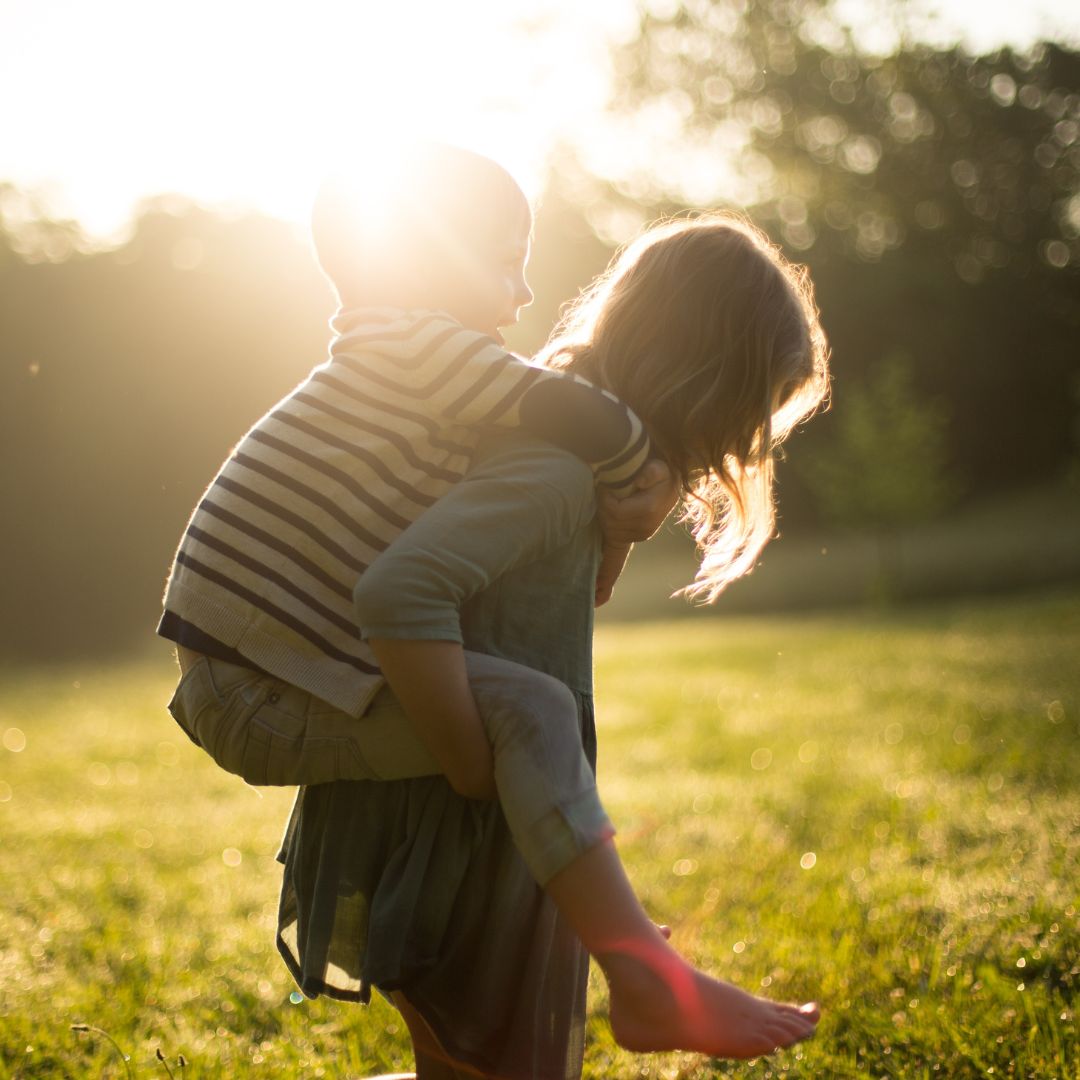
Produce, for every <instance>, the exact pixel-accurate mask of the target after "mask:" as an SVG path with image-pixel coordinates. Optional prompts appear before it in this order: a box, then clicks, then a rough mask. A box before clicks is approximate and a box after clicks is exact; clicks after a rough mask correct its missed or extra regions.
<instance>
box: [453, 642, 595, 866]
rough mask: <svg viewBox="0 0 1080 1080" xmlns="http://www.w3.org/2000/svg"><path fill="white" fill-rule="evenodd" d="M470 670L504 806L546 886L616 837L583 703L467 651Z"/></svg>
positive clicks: (515, 667) (529, 672) (522, 671)
mask: <svg viewBox="0 0 1080 1080" xmlns="http://www.w3.org/2000/svg"><path fill="white" fill-rule="evenodd" d="M465 665H466V668H467V670H468V674H469V685H470V686H471V687H472V692H473V696H474V697H475V698H476V704H477V707H478V709H479V711H480V716H481V718H482V720H483V722H484V730H485V731H486V732H487V735H488V738H489V740H490V741H491V746H492V750H493V754H494V759H495V786H496V788H497V790H498V793H499V802H500V804H501V805H502V808H503V813H504V814H505V816H506V821H507V824H508V825H509V827H510V831H511V833H512V834H513V837H514V842H515V844H516V845H517V847H518V850H519V851H520V852H521V854H522V857H523V858H524V859H525V862H526V864H527V865H528V867H529V869H530V870H531V871H532V873H533V876H534V877H535V878H536V880H537V881H538V882H539V883H540V884H541V885H545V884H546V883H547V882H548V881H549V880H550V879H551V877H553V876H554V875H555V874H556V873H558V872H559V871H560V870H562V869H563V868H564V867H565V866H566V865H567V864H568V863H569V862H571V861H572V860H573V859H575V858H577V857H578V856H579V855H581V854H582V853H583V852H585V851H588V850H589V849H590V848H591V847H593V846H594V845H595V844H597V843H599V842H600V841H601V840H604V839H607V838H610V837H611V836H613V835H614V832H615V830H614V828H613V827H612V825H611V821H610V820H609V818H608V816H607V814H606V813H605V812H604V808H603V806H602V805H601V803H600V796H599V794H598V793H597V790H596V777H595V776H594V774H593V771H592V768H591V767H590V765H589V762H588V760H587V759H586V757H585V752H584V749H583V747H582V738H581V722H580V718H579V714H578V706H577V702H576V700H575V698H574V696H573V694H572V693H571V692H570V690H569V689H568V688H567V687H566V686H565V685H564V684H563V683H561V682H559V680H558V679H554V678H552V677H551V676H550V675H544V674H543V673H541V672H539V671H535V670H533V669H532V668H528V667H525V666H523V665H522V664H515V663H512V662H511V661H509V660H502V659H499V658H498V657H494V656H487V655H485V654H483V653H473V652H466V654H465Z"/></svg>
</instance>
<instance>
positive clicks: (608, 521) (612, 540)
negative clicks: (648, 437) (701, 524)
mask: <svg viewBox="0 0 1080 1080" xmlns="http://www.w3.org/2000/svg"><path fill="white" fill-rule="evenodd" d="M634 488H635V490H634V491H633V492H632V493H631V494H630V495H627V496H626V498H624V499H618V498H616V497H615V496H614V495H612V494H611V493H610V492H604V493H603V494H602V495H601V496H600V527H601V528H602V529H603V532H604V544H605V545H608V544H612V545H615V544H633V543H636V542H637V541H638V540H648V539H649V537H650V536H652V535H653V533H655V532H656V530H657V529H659V528H660V526H661V525H663V524H664V520H665V519H666V518H667V516H668V514H670V513H671V511H672V508H673V507H674V506H675V503H676V501H677V500H678V498H679V485H678V483H677V482H676V480H675V477H674V476H672V474H671V470H670V469H669V468H668V466H667V465H666V464H665V463H664V462H663V461H660V460H658V459H655V458H654V459H652V460H650V461H647V462H645V464H644V465H643V466H642V469H641V472H639V473H638V474H637V476H636V477H635V478H634ZM624 561H625V557H624Z"/></svg>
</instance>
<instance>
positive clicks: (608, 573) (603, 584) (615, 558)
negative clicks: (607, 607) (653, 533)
mask: <svg viewBox="0 0 1080 1080" xmlns="http://www.w3.org/2000/svg"><path fill="white" fill-rule="evenodd" d="M631 546H632V545H630V544H605V545H604V547H603V550H602V552H601V554H600V568H599V569H598V570H597V571H596V594H595V599H594V606H596V607H600V605H601V604H606V603H607V602H608V601H609V600H610V599H611V594H612V593H613V592H614V591H615V582H616V581H618V580H619V575H620V574H621V573H622V572H623V567H624V566H625V565H626V560H627V558H628V557H629V555H630V548H631Z"/></svg>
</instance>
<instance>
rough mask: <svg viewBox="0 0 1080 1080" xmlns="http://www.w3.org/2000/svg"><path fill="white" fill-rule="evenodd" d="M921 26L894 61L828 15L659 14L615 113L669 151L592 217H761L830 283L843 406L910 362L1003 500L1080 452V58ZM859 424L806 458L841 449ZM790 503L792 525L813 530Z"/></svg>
mask: <svg viewBox="0 0 1080 1080" xmlns="http://www.w3.org/2000/svg"><path fill="white" fill-rule="evenodd" d="M910 7H911V9H912V10H914V9H915V8H916V7H917V6H916V5H911V6H910ZM908 10H909V5H905V4H903V3H900V4H896V5H890V6H889V8H888V9H887V10H883V11H882V17H883V19H886V20H891V21H892V22H893V24H894V28H895V31H896V37H897V40H898V41H899V43H900V44H899V48H898V49H897V50H896V51H895V53H894V54H893V55H889V56H880V55H871V54H868V53H867V52H865V51H864V50H863V49H862V48H861V47H860V45H859V43H858V41H857V40H856V38H855V36H854V34H853V32H852V31H851V30H850V29H849V28H847V27H845V25H844V24H843V23H842V21H841V19H840V17H839V15H838V13H837V6H836V5H834V4H831V3H829V2H827V0H804V2H802V3H797V4H796V3H791V2H788V0H771V2H763V0H747V2H742V0H691V2H686V3H674V2H673V3H666V4H653V5H651V6H650V8H648V9H646V10H645V11H644V13H643V15H642V18H641V23H640V28H639V33H638V36H637V37H636V38H635V39H634V40H632V41H630V42H628V43H627V44H625V45H624V46H622V47H621V49H620V51H619V52H618V54H617V57H616V63H617V71H618V74H619V84H620V87H621V93H620V96H619V98H618V101H617V103H616V106H615V110H616V117H621V118H622V122H623V123H624V124H625V125H626V127H627V130H632V129H633V126H634V125H635V124H639V125H642V126H643V127H644V128H645V129H647V130H649V131H658V132H662V135H658V136H657V138H661V139H662V140H663V144H664V152H663V153H658V152H655V148H650V149H651V150H652V152H648V153H646V152H644V151H643V152H640V153H638V152H637V150H636V149H635V148H634V147H633V146H630V148H629V149H628V150H627V154H626V157H625V159H624V160H623V161H622V163H621V164H620V165H618V167H617V169H616V170H615V172H616V173H617V175H615V174H614V173H613V174H612V175H613V179H612V182H611V184H610V187H609V188H608V189H607V190H599V189H598V188H597V186H596V185H595V184H594V185H593V186H592V188H591V190H590V193H589V198H590V199H592V200H593V202H594V203H596V204H597V205H598V206H603V207H604V210H603V212H601V211H600V210H599V209H598V208H596V207H594V208H593V209H592V211H591V214H592V217H593V218H594V219H595V220H597V221H600V222H607V221H610V220H615V221H625V220H626V218H627V216H628V215H633V216H636V217H637V219H639V220H644V219H647V218H648V217H651V216H655V215H656V214H657V213H671V212H675V211H678V210H679V209H682V208H685V207H688V206H701V205H711V204H718V205H721V204H727V205H736V206H745V207H749V213H750V215H751V216H752V217H753V218H754V220H755V221H757V222H758V223H759V224H760V225H762V226H763V227H764V228H765V229H766V230H767V231H768V232H769V233H770V234H771V235H773V236H775V237H776V238H777V239H778V240H780V241H781V242H782V243H783V245H784V246H785V248H786V250H787V253H788V254H789V255H790V256H791V257H792V258H794V259H796V260H799V261H803V262H805V263H806V264H807V265H808V266H809V267H810V270H811V273H812V276H813V279H814V281H815V283H816V286H817V294H818V300H819V304H820V306H821V309H822V312H823V320H824V323H825V326H826V329H827V331H828V333H829V337H830V340H831V343H832V347H833V361H834V372H835V375H836V383H837V386H838V387H840V386H842V385H843V384H844V383H846V382H847V381H849V380H852V379H856V380H857V379H859V378H860V377H861V376H862V375H863V374H864V373H865V372H866V371H867V370H868V369H869V368H870V367H872V366H874V365H875V364H876V363H878V362H879V361H881V360H883V359H884V358H885V357H887V356H888V355H890V354H891V353H894V352H897V351H902V352H904V353H906V354H908V355H910V356H911V357H912V372H913V384H914V390H915V391H916V392H918V393H919V394H921V395H923V396H924V397H926V398H935V399H938V398H939V399H942V400H943V401H945V402H946V403H947V404H948V409H949V414H950V417H951V422H950V426H949V430H948V447H947V449H948V453H949V456H950V458H951V460H952V461H953V462H954V463H955V464H956V465H957V467H958V469H959V471H960V472H961V473H962V474H963V475H964V476H965V477H966V478H967V479H968V480H969V481H970V484H969V490H970V492H971V494H972V495H979V494H987V493H988V492H990V491H991V490H994V489H995V488H1000V487H1002V486H1010V487H1015V486H1020V485H1025V484H1030V483H1032V482H1041V481H1043V480H1045V479H1046V478H1048V477H1050V476H1054V475H1056V474H1058V473H1060V472H1061V471H1062V470H1063V469H1064V468H1065V467H1066V463H1067V462H1068V461H1070V460H1073V459H1074V458H1075V455H1076V453H1077V449H1078V448H1080V349H1077V347H1076V342H1077V339H1078V336H1080V54H1078V53H1076V52H1073V51H1070V50H1068V49H1066V48H1063V47H1061V46H1059V45H1055V44H1045V43H1044V44H1040V45H1038V46H1036V47H1034V48H1032V49H1031V50H1030V51H1027V52H1015V51H1010V50H1002V51H999V52H997V53H994V54H993V55H989V56H970V55H967V54H966V53H964V52H963V51H962V50H961V49H959V48H951V49H935V48H932V47H930V46H928V45H925V44H921V43H917V42H915V41H913V40H912V39H911V38H910V37H905V22H904V20H905V12H906V11H908ZM580 155H581V156H582V157H583V159H586V160H587V158H588V154H587V151H581V152H580ZM565 172H566V173H567V175H572V176H573V179H572V181H571V183H572V184H573V185H574V186H575V187H580V186H581V183H582V181H581V174H580V170H579V171H578V172H577V173H576V174H574V173H573V170H572V169H570V168H567V169H566V170H565ZM617 208H621V216H620V214H619V212H618V209H617ZM843 408H844V404H843V399H842V397H841V396H839V395H838V396H837V400H836V407H835V409H834V410H833V413H832V414H830V415H827V416H825V417H824V418H823V419H821V420H815V421H814V422H813V424H812V425H811V427H810V429H809V432H808V436H807V438H806V441H805V442H803V441H802V440H801V439H800V444H799V446H798V448H797V449H794V450H793V454H798V455H803V454H805V455H807V456H811V457H812V456H815V455H816V454H817V453H818V451H819V450H821V449H822V448H823V447H825V446H826V445H828V444H830V443H832V442H835V440H836V439H837V437H838V435H837V432H836V430H835V428H836V427H837V426H838V425H842V424H843V423H844V421H843V419H842V415H841V411H842V409H843ZM785 482H786V488H787V490H786V491H785V494H784V497H783V499H782V505H783V509H784V513H785V515H787V518H788V521H789V523H791V522H792V521H793V520H794V521H795V522H798V521H799V520H800V519H802V518H805V517H806V516H807V515H810V514H813V513H814V511H815V507H814V502H815V500H814V497H813V494H812V493H811V492H810V491H809V490H807V489H806V487H805V486H804V485H803V483H802V482H801V479H800V477H798V476H796V475H793V474H792V473H791V472H790V471H788V472H786V473H785Z"/></svg>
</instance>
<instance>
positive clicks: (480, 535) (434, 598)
mask: <svg viewBox="0 0 1080 1080" xmlns="http://www.w3.org/2000/svg"><path fill="white" fill-rule="evenodd" d="M594 510H595V497H594V492H593V480H592V477H591V475H590V473H589V472H588V470H587V469H586V468H585V466H584V465H582V464H581V462H580V461H576V460H575V459H574V458H572V457H570V456H568V455H567V454H565V453H562V452H560V451H558V450H554V449H550V448H545V447H540V446H530V447H520V448H516V449H514V450H509V451H503V452H501V453H499V454H498V455H497V456H495V457H493V458H492V459H491V461H490V462H484V463H482V464H480V465H479V466H478V467H476V468H474V469H473V471H472V472H470V473H469V475H468V476H466V478H465V479H464V480H462V481H461V482H460V483H459V484H457V485H456V486H455V487H454V488H452V489H451V490H450V491H449V492H448V493H447V494H446V495H444V496H443V497H442V498H441V499H440V500H439V501H438V502H437V503H436V504H435V505H434V506H432V507H431V508H430V509H429V510H428V511H427V512H426V513H424V514H423V515H421V516H420V517H419V518H418V519H417V520H416V521H414V522H413V523H412V524H411V525H410V526H409V527H408V528H407V529H406V530H405V531H404V532H402V533H401V534H400V535H399V536H398V537H397V539H395V540H394V542H393V543H392V544H391V545H390V546H389V547H388V548H386V550H385V551H383V552H382V554H380V555H379V557H378V558H377V559H376V560H375V561H374V562H373V563H372V564H371V566H370V567H368V569H367V570H366V571H365V572H364V574H363V576H362V577H361V578H360V581H359V582H358V583H357V585H356V588H355V589H354V590H353V599H354V608H355V612H356V618H357V622H358V624H359V626H360V629H361V632H362V634H363V636H364V638H365V640H366V641H367V642H368V644H369V645H370V646H371V647H372V650H373V651H374V653H375V656H376V658H377V659H378V661H379V664H380V667H381V668H382V670H383V674H384V675H385V676H386V680H387V682H388V683H389V684H390V687H391V689H392V690H393V691H394V693H395V694H396V695H397V697H398V699H399V700H400V702H401V704H402V707H403V708H404V709H405V713H406V715H407V716H408V717H409V720H410V721H411V722H412V724H413V725H414V727H415V729H416V733H417V735H418V736H419V737H420V739H421V740H422V741H423V742H424V743H425V745H426V746H427V747H428V749H429V750H430V751H431V752H432V754H433V756H434V757H435V759H436V761H438V763H439V766H440V768H441V769H442V771H443V772H444V774H445V775H446V776H447V778H448V779H449V781H450V783H451V784H452V785H453V787H454V788H455V790H456V791H458V792H459V793H460V794H462V795H465V796H467V797H471V798H483V797H486V796H490V794H491V793H492V792H493V790H494V789H493V786H492V785H493V783H494V779H493V776H492V760H491V748H490V745H489V743H488V739H487V735H486V733H485V731H484V728H483V725H482V722H481V720H480V717H479V714H478V713H477V711H476V703H475V702H474V700H473V697H472V691H471V690H470V689H469V683H468V678H467V676H466V673H465V658H464V652H463V648H462V634H461V622H460V609H461V606H462V604H464V602H465V601H466V600H467V599H468V598H469V597H470V596H472V595H474V594H475V593H477V592H479V591H480V590H481V589H483V588H485V587H486V586H487V585H489V584H490V583H491V582H492V581H494V580H495V579H496V578H497V577H499V576H500V575H501V574H502V573H504V572H505V571H507V570H509V569H510V568H511V567H513V566H515V565H518V564H519V563H526V562H531V561H534V560H535V559H538V558H540V557H541V556H542V555H543V554H544V553H545V552H547V551H552V550H554V549H555V548H556V547H559V546H561V545H562V544H565V543H566V542H567V541H568V540H569V539H570V537H571V536H573V534H574V532H575V531H576V530H577V529H579V528H582V527H584V526H585V525H586V524H587V523H588V522H589V521H590V520H591V518H592V516H593V513H594Z"/></svg>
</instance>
